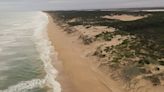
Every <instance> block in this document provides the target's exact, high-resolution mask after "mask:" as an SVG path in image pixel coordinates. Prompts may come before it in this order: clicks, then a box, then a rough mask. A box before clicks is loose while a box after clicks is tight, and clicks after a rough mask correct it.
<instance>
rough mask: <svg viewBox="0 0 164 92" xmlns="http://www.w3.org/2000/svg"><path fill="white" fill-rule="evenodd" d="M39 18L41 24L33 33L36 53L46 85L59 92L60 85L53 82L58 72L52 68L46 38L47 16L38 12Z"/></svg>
mask: <svg viewBox="0 0 164 92" xmlns="http://www.w3.org/2000/svg"><path fill="white" fill-rule="evenodd" d="M40 15H41V16H38V18H39V19H42V20H43V21H42V23H41V22H40V24H38V25H37V26H39V27H37V29H36V30H35V32H34V37H35V39H34V40H35V43H36V47H37V50H38V52H39V53H40V58H41V60H42V61H43V63H44V70H45V71H46V73H47V75H46V76H45V81H46V84H47V85H48V86H49V87H51V88H52V89H53V92H61V87H60V84H59V83H58V82H57V81H56V80H55V78H56V77H57V74H58V71H57V70H56V69H55V68H54V67H53V65H52V60H51V55H52V54H53V50H52V48H53V47H52V46H51V42H50V41H49V39H48V36H47V32H46V30H47V24H48V16H47V15H46V14H45V13H42V12H40Z"/></svg>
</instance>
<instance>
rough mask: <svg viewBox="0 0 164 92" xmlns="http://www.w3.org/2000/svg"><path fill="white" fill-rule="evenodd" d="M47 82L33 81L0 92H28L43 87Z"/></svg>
mask: <svg viewBox="0 0 164 92" xmlns="http://www.w3.org/2000/svg"><path fill="white" fill-rule="evenodd" d="M44 83H45V80H40V79H33V80H30V81H22V82H20V83H18V84H17V85H13V86H10V87H8V88H7V89H5V90H0V92H26V91H27V90H29V89H33V88H38V87H43V84H44Z"/></svg>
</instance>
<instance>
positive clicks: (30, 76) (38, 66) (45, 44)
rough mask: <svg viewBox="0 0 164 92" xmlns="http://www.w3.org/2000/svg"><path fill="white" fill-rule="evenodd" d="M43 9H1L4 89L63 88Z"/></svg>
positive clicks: (41, 91)
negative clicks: (40, 10)
mask: <svg viewBox="0 0 164 92" xmlns="http://www.w3.org/2000/svg"><path fill="white" fill-rule="evenodd" d="M47 24H48V16H47V15H46V14H45V13H43V12H1V13H0V92H60V91H61V88H60V84H59V83H58V82H57V81H56V80H55V78H56V76H57V71H56V69H55V68H54V67H53V65H52V60H51V56H52V55H53V56H55V53H53V48H52V47H51V43H50V41H49V40H48V37H47V33H46V30H47Z"/></svg>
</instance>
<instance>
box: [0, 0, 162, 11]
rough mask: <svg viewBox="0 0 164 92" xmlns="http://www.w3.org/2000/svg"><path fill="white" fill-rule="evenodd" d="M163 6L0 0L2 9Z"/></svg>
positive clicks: (157, 1)
mask: <svg viewBox="0 0 164 92" xmlns="http://www.w3.org/2000/svg"><path fill="white" fill-rule="evenodd" d="M161 6H164V0H0V10H68V9H101V8H129V7H161Z"/></svg>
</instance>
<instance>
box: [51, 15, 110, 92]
mask: <svg viewBox="0 0 164 92" xmlns="http://www.w3.org/2000/svg"><path fill="white" fill-rule="evenodd" d="M49 20H50V22H49V25H48V35H49V38H50V40H51V41H52V44H53V46H55V50H56V51H57V52H58V59H59V61H61V63H62V66H61V67H62V68H61V67H60V69H59V72H60V73H59V81H60V83H61V85H62V88H63V89H64V90H63V91H64V92H112V91H111V90H110V89H109V88H108V87H107V86H105V85H104V84H103V83H102V82H101V80H100V79H99V77H97V74H96V73H95V72H94V71H93V70H92V68H91V67H90V65H89V63H88V62H90V60H89V59H87V58H85V57H83V56H81V53H82V51H81V49H80V46H78V44H76V43H73V42H72V40H71V39H72V38H69V37H68V35H66V34H65V33H64V32H63V31H62V29H60V27H59V26H57V25H56V24H55V23H53V20H52V18H51V17H49Z"/></svg>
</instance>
